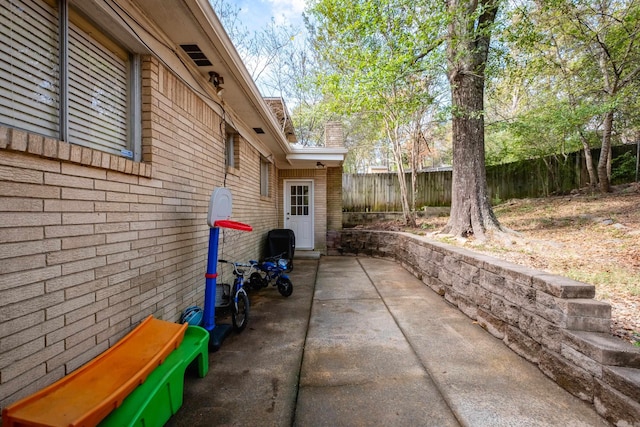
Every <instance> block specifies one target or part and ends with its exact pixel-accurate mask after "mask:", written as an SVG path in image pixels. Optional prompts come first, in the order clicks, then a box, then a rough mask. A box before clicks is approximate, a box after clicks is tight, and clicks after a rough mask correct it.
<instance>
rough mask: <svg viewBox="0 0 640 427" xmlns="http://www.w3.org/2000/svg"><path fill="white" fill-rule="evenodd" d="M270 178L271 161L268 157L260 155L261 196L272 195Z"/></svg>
mask: <svg viewBox="0 0 640 427" xmlns="http://www.w3.org/2000/svg"><path fill="white" fill-rule="evenodd" d="M270 178H271V163H270V162H269V161H268V160H267V159H266V158H264V157H262V156H260V197H266V198H268V197H269V196H270V193H271V192H270V188H269V187H270V184H271V182H270V181H271V179H270Z"/></svg>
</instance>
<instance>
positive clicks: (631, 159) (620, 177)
mask: <svg viewBox="0 0 640 427" xmlns="http://www.w3.org/2000/svg"><path fill="white" fill-rule="evenodd" d="M611 170H612V171H611V182H612V183H613V184H623V183H626V182H633V181H634V180H635V179H636V156H635V154H634V153H632V152H630V151H627V152H625V153H624V154H622V155H621V156H619V157H616V158H614V159H613V161H612V165H611Z"/></svg>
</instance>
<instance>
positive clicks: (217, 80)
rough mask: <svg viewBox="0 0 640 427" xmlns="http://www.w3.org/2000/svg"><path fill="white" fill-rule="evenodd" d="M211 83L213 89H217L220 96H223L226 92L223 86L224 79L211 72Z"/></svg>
mask: <svg viewBox="0 0 640 427" xmlns="http://www.w3.org/2000/svg"><path fill="white" fill-rule="evenodd" d="M209 81H210V82H211V84H212V85H213V87H215V88H216V93H217V94H218V96H220V95H222V93H223V92H224V88H223V87H222V85H223V84H224V78H223V77H222V76H221V75H220V74H218V73H216V72H215V71H209Z"/></svg>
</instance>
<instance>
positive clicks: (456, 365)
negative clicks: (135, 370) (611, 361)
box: [167, 257, 609, 427]
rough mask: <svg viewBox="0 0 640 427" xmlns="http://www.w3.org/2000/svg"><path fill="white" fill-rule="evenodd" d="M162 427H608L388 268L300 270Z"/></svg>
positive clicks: (372, 263) (313, 266)
mask: <svg viewBox="0 0 640 427" xmlns="http://www.w3.org/2000/svg"><path fill="white" fill-rule="evenodd" d="M291 279H292V281H293V284H294V292H293V295H292V296H291V297H289V298H284V297H282V296H280V294H279V293H278V292H277V290H276V289H275V288H273V287H271V288H267V289H263V290H261V291H259V292H254V293H251V294H250V297H251V317H250V320H249V325H248V327H247V329H246V330H245V331H244V332H242V333H241V334H232V335H231V336H230V337H229V338H227V339H226V340H225V342H224V343H223V345H222V348H221V349H220V350H219V351H218V352H216V353H211V354H210V370H209V374H208V375H207V376H206V377H205V378H203V379H201V378H198V377H197V375H195V373H188V375H187V378H186V384H185V395H184V403H183V406H182V408H181V409H180V410H179V411H178V413H177V414H176V415H175V416H174V417H173V418H172V419H171V420H170V421H169V423H168V424H167V425H169V426H175V427H178V426H189V427H195V426H214V425H225V426H249V425H250V426H290V425H295V426H374V425H380V426H383V425H384V426H387V425H411V426H418V425H420V426H457V425H464V426H492V427H493V426H606V425H609V424H608V423H607V422H606V421H604V420H603V419H602V418H600V417H599V416H598V415H597V413H596V412H595V410H594V408H593V407H592V406H591V405H589V404H587V403H585V402H583V401H581V400H579V399H577V398H575V397H574V396H572V395H570V394H569V393H568V392H566V391H565V390H563V389H562V388H560V387H559V386H558V385H557V384H556V383H554V382H553V381H551V380H550V379H548V378H547V377H546V376H545V375H544V374H542V372H540V371H539V370H538V369H537V367H535V366H534V365H532V364H531V363H529V362H527V361H526V360H525V359H523V358H521V357H520V356H518V355H516V354H515V353H514V352H512V351H511V350H510V349H508V348H507V347H506V346H505V345H504V344H503V343H502V342H501V341H500V340H498V339H496V338H494V337H493V336H491V335H490V334H488V333H487V332H486V331H484V330H483V329H482V328H481V327H479V326H478V325H477V324H475V323H474V322H473V321H472V320H471V319H470V318H468V317H466V316H465V315H464V314H462V313H461V312H460V311H458V310H457V309H456V308H454V307H452V306H451V305H450V304H448V303H447V302H446V301H444V300H443V299H442V298H441V297H440V296H439V295H437V294H436V293H434V292H433V291H432V290H431V289H430V288H428V287H427V286H425V285H424V284H423V283H422V282H421V281H419V280H418V279H416V278H415V277H414V276H413V275H411V274H410V273H409V272H407V271H406V270H404V269H403V268H402V267H401V266H400V265H398V264H397V263H395V262H393V261H389V260H384V259H379V258H362V257H322V258H320V259H319V260H296V262H295V268H294V271H292V272H291Z"/></svg>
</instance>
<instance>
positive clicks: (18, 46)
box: [0, 0, 141, 159]
mask: <svg viewBox="0 0 640 427" xmlns="http://www.w3.org/2000/svg"><path fill="white" fill-rule="evenodd" d="M66 3H67V0H58V1H57V2H56V1H55V0H48V1H46V2H45V1H43V0H0V37H1V39H2V43H0V99H2V103H0V124H2V125H5V126H9V127H14V128H19V129H24V130H26V131H29V132H33V133H38V134H42V135H46V136H50V137H54V138H59V139H66V140H67V142H70V143H73V144H77V145H83V146H86V147H90V148H93V149H97V150H101V151H104V152H108V153H111V154H115V155H123V156H126V157H133V158H138V159H139V149H134V147H139V144H140V142H139V141H132V140H133V139H134V137H135V136H136V135H137V132H139V123H135V122H137V121H138V119H136V120H133V121H132V120H131V119H130V117H132V116H135V117H139V114H137V113H138V112H139V110H140V102H141V99H140V97H141V95H140V93H139V92H140V86H139V83H138V84H133V79H134V78H136V79H137V78H139V69H136V68H134V67H139V60H138V59H137V58H138V57H137V56H135V55H130V54H129V53H128V52H127V51H126V50H125V49H123V48H122V47H121V46H119V45H116V43H115V42H113V41H112V39H111V38H110V37H109V36H108V35H107V34H105V33H103V32H101V31H100V30H98V29H97V28H95V27H94V26H93V25H92V24H91V23H89V22H88V21H87V20H85V19H84V18H83V17H81V16H80V15H79V14H78V13H75V12H74V11H73V10H70V11H69V12H70V13H69V14H66V13H62V14H61V13H59V11H58V10H57V8H55V7H52V6H50V4H57V5H58V8H59V9H60V10H62V11H66V10H67V6H66ZM60 16H69V17H70V18H69V20H68V22H62V21H67V19H64V20H62V21H61V18H60ZM61 28H62V29H66V30H67V32H68V42H67V45H66V46H61V45H60V42H59V40H60V33H61V32H60V29H61ZM5 40H6V42H5ZM130 58H134V59H133V60H132V59H130ZM61 69H62V70H63V71H64V72H66V74H67V75H68V79H67V81H66V83H65V82H64V79H61V78H60V74H61V71H60V70H61ZM61 100H66V101H67V102H66V103H65V102H61ZM133 113H136V114H133ZM61 118H62V119H61ZM67 130H68V132H67Z"/></svg>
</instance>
